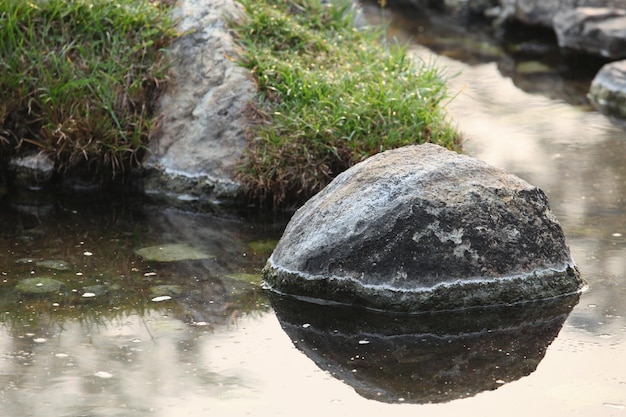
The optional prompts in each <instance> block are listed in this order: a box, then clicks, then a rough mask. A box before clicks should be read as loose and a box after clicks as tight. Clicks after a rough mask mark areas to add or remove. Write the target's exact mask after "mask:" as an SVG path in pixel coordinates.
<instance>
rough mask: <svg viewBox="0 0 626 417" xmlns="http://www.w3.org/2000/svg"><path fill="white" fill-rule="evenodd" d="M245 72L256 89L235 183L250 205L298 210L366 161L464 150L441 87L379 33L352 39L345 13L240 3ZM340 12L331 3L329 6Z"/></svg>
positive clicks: (441, 80) (294, 2) (267, 1)
mask: <svg viewBox="0 0 626 417" xmlns="http://www.w3.org/2000/svg"><path fill="white" fill-rule="evenodd" d="M241 2H242V4H243V5H244V7H245V9H246V12H247V14H248V16H249V20H248V22H247V23H246V24H245V25H244V26H239V27H236V28H235V30H236V32H237V34H238V36H239V38H238V41H239V43H240V44H241V45H242V47H243V48H242V49H243V55H242V57H241V65H243V66H245V67H246V68H248V69H249V70H250V71H251V72H252V74H253V76H254V78H255V79H256V81H257V83H258V87H259V97H258V102H257V103H255V104H254V106H253V107H254V108H253V114H254V115H255V116H256V117H257V121H258V123H257V124H256V126H255V127H254V128H253V129H252V130H251V131H250V132H249V134H250V137H249V148H248V150H247V155H246V156H247V159H246V162H245V166H244V167H243V168H242V169H241V171H240V174H239V178H240V180H241V181H242V183H243V184H244V185H245V187H246V189H247V190H248V192H249V193H250V194H252V196H253V197H255V198H257V199H259V200H261V201H267V200H270V201H273V203H274V204H275V205H280V204H283V203H285V202H293V201H302V200H304V199H306V198H308V197H310V196H311V195H312V194H314V193H316V192H317V191H319V190H320V189H321V188H323V187H324V186H325V185H326V184H327V183H328V182H330V180H331V179H332V178H333V177H335V176H336V175H337V174H339V173H340V172H342V171H344V170H345V169H347V168H348V167H350V166H352V165H354V164H355V163H357V162H359V161H361V160H363V159H365V158H367V157H368V156H370V155H373V154H375V153H378V152H381V151H384V150H386V149H391V148H396V147H399V146H403V145H408V144H418V143H424V142H432V143H437V144H440V145H442V146H444V147H446V148H449V149H458V148H459V147H460V138H459V134H458V132H456V131H455V129H454V128H453V127H451V125H450V124H449V121H448V120H447V119H446V114H445V110H444V108H443V105H444V104H445V102H446V101H447V100H448V99H449V97H448V91H447V88H446V80H445V77H444V76H443V75H442V73H441V72H440V70H439V69H438V68H437V67H436V66H435V65H433V64H432V63H426V62H417V61H415V60H413V59H411V58H409V57H407V52H406V50H405V49H404V48H403V47H402V46H399V45H395V44H393V43H392V42H391V41H388V42H385V41H384V38H383V37H382V33H381V32H379V31H372V30H356V29H355V28H354V22H353V15H352V14H351V13H350V11H349V10H348V9H347V8H346V6H343V7H341V6H337V5H332V4H324V5H323V4H321V2H320V1H319V0H241ZM330 3H336V2H330Z"/></svg>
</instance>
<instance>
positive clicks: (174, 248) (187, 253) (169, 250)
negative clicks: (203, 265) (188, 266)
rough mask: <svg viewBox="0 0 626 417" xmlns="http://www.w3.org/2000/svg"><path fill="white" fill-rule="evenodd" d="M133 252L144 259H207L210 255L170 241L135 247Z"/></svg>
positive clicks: (156, 260) (164, 260) (157, 260)
mask: <svg viewBox="0 0 626 417" xmlns="http://www.w3.org/2000/svg"><path fill="white" fill-rule="evenodd" d="M135 253H136V254H137V255H139V256H141V257H142V258H143V259H145V260H146V261H155V262H175V261H185V260H187V261H188V260H197V259H208V258H210V257H211V255H209V254H208V253H204V252H202V251H201V250H199V249H196V248H194V247H193V246H190V245H187V244H186V243H171V244H166V245H157V246H149V247H146V248H141V249H137V250H136V251H135Z"/></svg>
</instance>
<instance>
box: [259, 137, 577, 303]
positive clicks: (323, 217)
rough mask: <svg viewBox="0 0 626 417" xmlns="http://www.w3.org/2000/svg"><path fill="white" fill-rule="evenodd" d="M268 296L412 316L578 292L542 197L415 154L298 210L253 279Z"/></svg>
mask: <svg viewBox="0 0 626 417" xmlns="http://www.w3.org/2000/svg"><path fill="white" fill-rule="evenodd" d="M264 277H265V281H266V284H267V285H268V286H269V287H270V288H271V289H274V290H276V291H278V292H282V293H287V294H293V295H298V296H306V297H313V298H319V299H324V300H332V301H337V302H342V303H348V304H357V305H363V306H366V307H373V308H380V309H387V310H399V311H421V310H433V309H434V310H437V309H451V308H458V307H470V306H480V305H492V304H507V303H514V302H519V301H528V300H534V299H542V298H550V297H554V296H559V295H563V294H571V293H576V292H577V291H579V290H580V289H581V287H582V285H583V283H582V280H581V279H580V277H579V273H578V271H577V269H576V267H575V265H574V263H573V261H572V259H571V257H570V254H569V250H568V248H567V246H566V244H565V239H564V236H563V233H562V230H561V227H560V225H559V223H558V222H557V220H556V219H555V218H554V216H553V215H552V213H551V211H550V209H549V207H548V201H547V198H546V196H545V195H544V193H543V192H542V191H541V190H540V189H538V188H536V187H533V186H531V185H529V184H528V183H526V182H524V181H523V180H521V179H519V178H517V177H515V176H513V175H511V174H507V173H505V172H504V171H502V170H499V169H496V168H494V167H491V166H489V165H487V164H486V163H484V162H481V161H479V160H476V159H473V158H470V157H468V156H462V155H458V154H456V153H454V152H450V151H447V150H445V149H443V148H441V147H439V146H436V145H431V144H426V145H421V146H410V147H404V148H400V149H396V150H392V151H387V152H384V153H381V154H378V155H376V156H374V157H372V158H369V159H368V160H366V161H364V162H362V163H360V164H357V165H355V166H354V167H352V168H350V169H349V170H347V171H346V172H344V173H343V174H341V175H339V176H338V177H337V178H336V179H335V180H334V181H333V182H332V183H331V184H329V185H328V187H326V188H325V189H324V190H322V192H320V193H319V194H317V195H316V196H315V197H313V198H312V199H311V200H309V201H308V202H307V203H306V204H305V205H304V206H303V207H302V208H300V209H299V210H298V211H297V212H296V214H295V215H294V216H293V218H292V219H291V221H290V222H289V224H288V226H287V228H286V230H285V232H284V234H283V237H282V238H281V240H280V242H279V243H278V245H277V247H276V249H275V250H274V252H273V253H272V256H271V257H270V259H269V260H268V264H267V266H266V268H265V270H264Z"/></svg>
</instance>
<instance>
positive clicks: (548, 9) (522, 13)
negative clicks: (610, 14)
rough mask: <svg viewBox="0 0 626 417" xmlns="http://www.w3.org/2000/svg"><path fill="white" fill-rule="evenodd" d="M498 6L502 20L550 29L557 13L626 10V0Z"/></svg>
mask: <svg viewBox="0 0 626 417" xmlns="http://www.w3.org/2000/svg"><path fill="white" fill-rule="evenodd" d="M500 6H501V9H502V14H501V17H502V18H503V19H513V20H517V21H519V22H522V23H524V24H527V25H537V26H545V27H547V28H552V20H553V19H554V17H555V16H556V14H557V13H559V12H565V11H570V10H573V9H575V8H577V7H608V8H618V9H626V0H500Z"/></svg>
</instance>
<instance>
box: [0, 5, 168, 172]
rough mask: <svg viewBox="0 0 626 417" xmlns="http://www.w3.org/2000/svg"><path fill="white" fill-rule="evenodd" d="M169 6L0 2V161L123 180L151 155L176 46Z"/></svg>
mask: <svg viewBox="0 0 626 417" xmlns="http://www.w3.org/2000/svg"><path fill="white" fill-rule="evenodd" d="M166 3H167V2H165V1H161V2H159V1H156V2H147V1H144V0H115V1H111V0H32V1H25V0H2V1H0V157H1V158H2V160H3V161H4V162H6V159H7V158H8V157H10V156H11V155H14V154H16V153H19V154H26V153H30V152H44V153H46V154H48V155H49V156H50V157H51V158H52V160H53V161H54V163H55V169H56V171H57V172H58V173H60V174H61V175H92V176H94V177H95V178H99V179H101V180H109V179H111V178H114V177H116V176H117V177H119V176H120V175H121V174H124V173H126V172H128V171H129V169H128V168H130V167H132V166H134V165H136V164H137V163H138V161H139V160H140V159H141V155H142V153H143V152H144V151H145V144H146V143H147V140H148V135H149V132H150V129H151V128H152V127H153V125H154V123H155V120H154V116H153V110H154V109H153V105H154V103H155V100H156V97H158V95H159V94H160V93H161V92H162V91H163V89H164V86H165V85H166V81H167V71H168V63H167V61H166V59H165V58H164V54H163V53H162V50H163V48H164V47H165V46H167V45H168V44H169V43H170V42H171V40H172V39H173V38H174V37H175V36H176V34H175V32H174V29H173V28H174V24H173V22H172V21H171V20H170V19H168V18H167V13H166V8H167V4H166Z"/></svg>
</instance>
